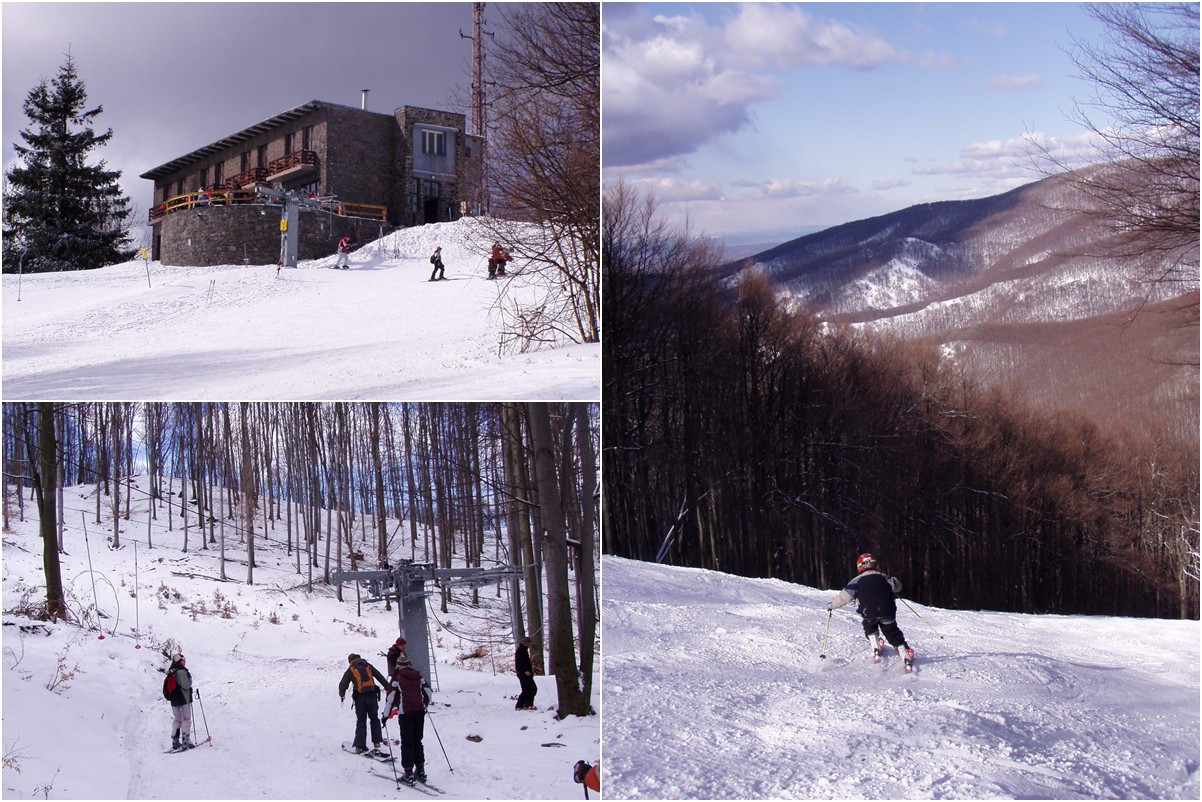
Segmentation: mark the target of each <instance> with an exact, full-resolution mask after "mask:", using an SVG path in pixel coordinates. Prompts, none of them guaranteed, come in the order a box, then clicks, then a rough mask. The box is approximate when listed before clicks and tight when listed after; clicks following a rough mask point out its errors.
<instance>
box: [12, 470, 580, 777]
mask: <svg viewBox="0 0 1202 802" xmlns="http://www.w3.org/2000/svg"><path fill="white" fill-rule="evenodd" d="M94 490H95V488H94V487H76V488H68V489H67V490H66V492H65V497H66V501H67V507H68V508H69V509H70V512H69V513H68V516H69V518H68V524H70V519H72V518H73V519H75V520H76V521H78V520H79V519H80V514H79V512H78V509H79V508H83V509H88V508H89V505H91V504H94V497H93V496H91V495H90V494H91V493H92V492H94ZM142 498H144V496H140V495H139V496H135V499H136V501H135V505H134V514H133V519H132V520H131V521H130V522H128V523H127V524H123V528H124V530H125V531H124V534H123V536H122V547H121V549H120V550H116V551H114V550H112V549H111V548H110V547H109V544H108V542H107V540H106V536H105V534H106V533H105V531H103V530H101V529H99V528H95V527H92V526H91V523H90V522H89V536H88V538H87V541H85V539H84V535H83V533H82V532H81V531H80V529H81V526H80V524H75V525H74V526H71V527H70V530H69V531H68V535H67V553H66V554H65V555H63V556H62V563H63V580H64V587H65V588H66V590H67V594H68V598H69V599H70V600H72V601H71V603H70V606H71V608H72V610H73V611H74V612H75V613H78V611H79V610H80V609H81V608H83V607H90V606H91V605H92V604H93V599H94V598H95V599H96V601H97V602H98V607H99V609H100V610H101V611H102V612H103V613H104V616H105V617H104V618H103V619H102V620H101V624H102V627H103V631H104V634H105V635H106V637H105V638H104V639H103V640H101V639H99V637H98V635H99V633H98V632H97V631H95V630H92V631H88V630H82V629H80V628H79V627H76V626H73V625H66V624H38V623H37V622H32V621H30V620H29V619H28V618H25V617H23V616H19V615H14V614H12V612H11V611H12V610H13V608H14V607H16V606H18V605H20V604H21V602H22V599H23V598H27V599H30V598H31V599H33V600H37V599H39V598H43V599H44V595H45V588H44V585H45V582H44V578H43V577H44V574H43V571H42V558H41V541H40V539H39V538H38V536H37V516H36V506H35V505H34V503H33V502H32V501H28V502H27V503H26V518H27V520H26V521H24V522H16V514H15V510H14V516H13V520H14V523H13V527H12V531H10V532H5V533H4V536H3V575H4V582H3V592H4V610H5V616H4V628H3V630H4V635H3V672H4V673H3V700H4V704H3V755H4V771H3V781H4V792H3V796H4V798H5V799H34V798H36V799H43V798H45V799H381V798H386V799H392V798H420V797H421V796H422V795H421V794H420V793H419V792H417V791H415V790H412V789H408V788H404V787H402V788H401V789H400V790H399V791H398V790H397V788H396V784H395V782H394V781H393V780H391V779H381V778H379V777H375V776H372V774H371V773H370V772H371V771H372V770H375V771H380V772H384V773H391V769H390V768H389V767H388V766H387V765H385V764H383V763H377V762H374V761H370V760H368V759H367V758H362V757H358V756H355V755H351V754H348V753H346V752H343V751H342V749H341V748H340V744H341V743H342V742H349V741H350V740H351V739H352V737H353V735H354V724H355V720H354V713H353V709H352V707H351V701H350V698H349V694H348V698H347V701H346V703H345V705H342V704H340V703H339V699H338V682H339V680H340V679H341V677H342V674H343V672H344V671H345V670H346V666H347V662H346V656H347V654H349V653H351V652H357V653H359V654H362V655H363V656H364V657H367V658H368V659H369V660H370V661H371V662H372V664H373V665H375V666H376V667H377V668H378V669H379V670H380V671H381V672H384V671H386V662H385V659H384V657H383V656H382V655H381V654H380V653H381V652H383V651H385V650H386V649H387V648H388V647H389V646H390V645H391V644H392V642H393V641H394V640H395V638H396V637H397V634H396V633H397V627H398V622H397V611H396V608H395V607H394V608H393V610H392V611H386V610H384V609H383V605H382V604H364V605H363V606H362V615H359V614H358V613H357V611H356V594H355V588H354V586H353V585H345V586H344V597H345V601H343V602H339V601H338V600H337V599H336V598H335V597H334V596H333V592H332V590H331V589H326V588H323V586H321V585H320V584H319V580H320V577H321V569H320V568H314V569H313V572H314V575H315V580H316V581H317V582H318V584H315V588H316V591H315V592H314V593H313V594H312V595H311V596H310V595H308V594H306V592H305V591H304V581H305V576H306V575H305V574H300V575H298V573H297V568H296V557H295V554H294V555H293V556H291V557H290V556H289V555H288V554H287V553H286V550H285V548H284V544H283V542H282V541H283V539H284V534H283V527H284V522H283V521H278V522H276V531H275V532H274V533H273V534H272V535H271V539H270V540H268V539H266V538H264V537H263V536H262V534H260V535H259V536H258V537H257V538H256V544H255V553H256V564H257V567H256V569H255V572H254V577H255V584H254V585H253V586H250V585H247V584H245V579H246V567H245V559H246V555H245V546H244V545H240V544H239V543H238V542H237V535H236V534H228V533H227V544H226V548H227V559H228V562H227V569H226V572H227V576H228V577H229V579H230V581H225V582H222V581H217V578H218V576H219V565H218V551H217V550H216V546H211V547H210V549H209V550H208V551H199V550H197V547H198V546H199V540H198V537H197V532H196V529H195V527H193V528H192V530H191V535H190V550H189V551H188V552H187V553H184V552H183V551H182V550H181V547H182V544H183V535H182V532H181V530H180V527H179V524H178V523H177V524H176V527H175V530H174V532H167V531H166V521H165V518H166V515H165V514H164V513H160V516H159V519H158V521H157V522H155V524H154V528H153V533H152V535H151V539H152V541H153V543H154V544H155V547H154V548H153V549H149V548H147V544H146V538H147V534H146V517H145V502H144V501H142V502H141V504H139V503H138V501H137V500H140V499H142ZM139 506H141V507H142V510H141V511H139V510H138V507H139ZM31 513H32V515H31ZM91 515H92V513H89V517H90V516H91ZM389 526H390V529H391V528H392V527H395V526H396V522H395V521H392V522H390V524H389ZM108 527H109V528H111V522H110V523H108ZM407 529H408V526H407V525H406V526H405V527H404V530H403V531H407ZM419 539H420V534H419ZM401 540H402V539H401V538H397V542H396V543H395V544H394V546H395V552H394V553H395V555H396V556H403V557H408V556H409V544H408V541H407V540H406V541H405V542H404V543H401V542H400V541H401ZM135 542H136V543H137V546H136V548H137V555H136V556H137V568H138V570H137V573H136V574H135V570H134V569H135V565H134V560H135V554H134V551H135ZM319 545H321V546H322V547H323V548H324V542H323V543H322V544H319ZM89 551H90V561H91V565H92V568H93V571H94V573H89V572H88V565H89ZM418 557H419V558H420V557H421V551H420V545H419V549H418ZM301 567H302V570H303V571H306V572H307V568H306V567H305V563H304V560H303V559H302V561H301ZM93 577H94V578H95V580H96V584H95V597H94V596H93V586H92V578H93ZM480 596H481V605H480V607H472V606H471V605H470V592H469V591H463V590H460V591H456V592H455V594H454V596H453V599H454V601H453V603H452V605H451V606H450V608H449V610H448V612H447V613H446V614H443V613H441V612H439V611H438V608H437V603H436V602H437V594H435V596H434V603H433V607H432V609H431V613H430V630H431V639H432V640H433V642H434V656H435V666H436V672H435V673H436V676H435V682H436V688H435V692H434V694H433V700H432V703H431V708H430V709H431V711H432V712H431V715H430V716H429V717H428V718H427V722H426V727H425V737H424V739H423V740H424V746H425V752H426V770H427V773H428V775H429V778H430V782H431V783H434V784H435V785H437V786H438V787H440V788H441V789H443V790H444V791H445V792H446V794H445V796H444V797H443V798H444V799H572V798H576V797H577V796H579V795H580V789H581V786H579V785H577V784H576V783H574V782H573V780H572V766H573V764H574V763H575V762H576V761H577V760H581V759H583V760H587V761H588V762H590V763H591V762H594V761H595V760H596V759H597V758H598V756H599V754H600V727H599V723H598V717H597V716H587V717H577V716H572V717H568V718H566V719H564V720H562V721H559V720H556V718H555V710H554V706H555V702H556V691H555V680H554V678H553V677H550V676H540V677H536V678H535V681H536V682H537V684H538V689H539V691H538V695H537V696H536V697H535V704H536V705H537V706H538V708H539V709H538V710H537V711H534V712H520V711H516V710H514V709H513V706H514V699H515V698H516V696H517V692H518V680H517V677H516V676H514V674H513V648H514V647H513V642H512V637H511V635H510V634H509V633H508V620H509V616H508V594H503V597H501V598H498V597H497V589H496V588H495V587H485V588H482V589H481V591H480ZM227 615H228V617H226V616H227ZM273 619H274V620H273ZM22 627H25V630H23V629H22ZM135 627H136V628H137V631H138V633H139V634H140V635H141V637H140V638H139V639H137V640H135V638H134V632H135ZM168 638H170V639H172V640H174V641H175V642H176V643H178V644H179V646H180V647H181V648H182V650H183V653H184V655H185V656H186V658H187V663H188V669H189V670H190V671H191V672H192V677H193V681H194V683H195V685H196V687H197V688H198V689H199V691H200V698H199V701H198V702H196V703H194V705H193V714H194V719H195V727H196V732H197V734H198V737H199V738H200V739H203V738H204V737H205V735H206V734H209V735H211V737H212V742H211V744H205V745H202V746H199V747H197V748H196V749H193V750H191V751H188V752H183V753H180V754H164V750H166V749H168V748H169V747H170V740H171V736H170V729H171V709H170V705H169V703H168V702H166V701H165V700H164V699H163V698H162V694H161V689H162V681H163V676H164V674H163V673H162V672H163V670H164V669H165V668H166V666H167V663H168V661H167V660H165V659H164V658H163V656H162V655H161V654H160V653H159V652H158V650H157V648H156V647H160V646H161V645H162V644H164V643H165V642H166V640H167V639H168ZM139 645H140V646H141V648H138V646H139ZM478 650H479V651H480V652H481V653H482V655H483V656H474V655H475V653H476V652H477V651H478ZM469 655H472V656H469ZM60 661H61V663H60ZM64 672H66V673H71V674H73V675H74V676H73V677H72V678H70V679H68V680H66V681H64V682H62V683H61V684H60V685H59V686H58V687H57V688H55V689H53V690H51V689H49V688H48V687H47V685H48V684H49V683H50V681H51V678H52V677H56V676H61V675H62V674H63V673H64ZM594 688H595V689H596V688H597V683H596V681H595V682H594ZM598 706H599V702H598V700H597V698H596V691H594V699H593V707H594V709H596V708H598ZM388 733H389V734H390V735H391V736H392V737H393V738H395V737H397V729H396V726H395V722H390V724H389V727H388ZM477 738H478V740H473V739H477ZM440 739H441V746H440ZM392 748H393V750H394V754H396V755H397V756H398V761H397V762H398V770H399V747H397V746H396V745H395V744H394V745H393V747H392ZM444 748H445V755H444V752H443V749H444ZM452 769H453V771H452Z"/></svg>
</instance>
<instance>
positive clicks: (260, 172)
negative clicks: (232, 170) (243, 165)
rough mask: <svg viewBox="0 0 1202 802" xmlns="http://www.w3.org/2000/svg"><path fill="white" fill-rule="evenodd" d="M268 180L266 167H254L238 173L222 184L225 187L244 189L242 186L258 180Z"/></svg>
mask: <svg viewBox="0 0 1202 802" xmlns="http://www.w3.org/2000/svg"><path fill="white" fill-rule="evenodd" d="M266 180H267V168H266V167H252V168H250V169H249V170H246V171H244V172H241V173H238V174H237V175H235V176H230V178H229V179H228V180H227V181H226V182H225V183H224V184H222V187H224V188H225V189H242V187H247V186H250V185H251V184H254V183H256V182H258V181H266Z"/></svg>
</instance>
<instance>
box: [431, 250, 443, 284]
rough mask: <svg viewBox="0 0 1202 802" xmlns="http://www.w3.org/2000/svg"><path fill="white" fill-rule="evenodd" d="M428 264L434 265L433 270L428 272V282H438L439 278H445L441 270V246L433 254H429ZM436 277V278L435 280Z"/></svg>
mask: <svg viewBox="0 0 1202 802" xmlns="http://www.w3.org/2000/svg"><path fill="white" fill-rule="evenodd" d="M430 264H432V265H434V269H433V270H431V271H430V281H438V279H440V278H446V276H445V275H443V269H442V246H441V245H439V246H438V247H437V248H435V249H434V253H432V254H430ZM435 275H437V278H435Z"/></svg>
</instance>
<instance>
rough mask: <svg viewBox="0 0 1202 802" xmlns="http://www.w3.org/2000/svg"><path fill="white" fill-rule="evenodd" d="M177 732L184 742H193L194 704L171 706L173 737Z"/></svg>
mask: <svg viewBox="0 0 1202 802" xmlns="http://www.w3.org/2000/svg"><path fill="white" fill-rule="evenodd" d="M176 733H178V734H179V736H180V740H182V741H183V742H184V743H192V705H191V704H186V705H179V706H178V707H176V706H175V705H172V706H171V737H172V738H173V739H174V738H175V736H176Z"/></svg>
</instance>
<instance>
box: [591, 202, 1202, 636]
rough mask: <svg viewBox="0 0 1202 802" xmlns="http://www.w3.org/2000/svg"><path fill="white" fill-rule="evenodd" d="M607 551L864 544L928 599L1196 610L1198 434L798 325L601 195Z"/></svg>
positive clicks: (923, 353) (748, 569) (672, 554)
mask: <svg viewBox="0 0 1202 802" xmlns="http://www.w3.org/2000/svg"><path fill="white" fill-rule="evenodd" d="M606 212H607V219H609V220H611V221H615V224H614V225H612V226H611V227H610V228H609V229H608V230H607V241H606V248H605V258H606V266H607V271H608V272H607V282H606V286H607V293H606V310H607V314H608V316H609V324H610V330H609V332H610V333H609V335H608V336H607V339H606V342H605V346H604V347H605V361H606V365H607V370H606V374H605V394H604V400H605V406H604V416H605V425H604V432H605V456H606V461H605V471H606V483H605V511H606V520H605V524H606V526H605V530H604V531H605V550H606V552H607V553H610V554H615V555H618V556H626V557H633V558H636V559H643V560H654V559H657V557H658V558H660V559H663V560H664V561H667V562H671V563H673V564H678V565H688V566H698V567H705V568H711V569H715V570H721V571H725V572H730V573H736V574H742V575H746V576H757V577H778V578H782V579H787V580H789V581H794V582H800V583H802V584H807V585H811V586H814V587H819V588H828V587H835V586H839V585H841V583H842V582H843V581H845V580H846V578H847V576H846V575H847V572H848V567H849V565H850V564H851V563H850V560H851V558H852V557H853V556H854V555H855V554H856V553H859V552H863V551H872V552H874V553H876V554H877V555H878V557H883V558H884V560H885V561H886V563H887V565H888V567H889V570H890V572H892V573H897V574H899V575H903V576H906V577H907V578H908V579H909V583H910V584H909V591H908V592H909V593H910V594H911V596H912V597H914V598H917V599H918V600H920V601H922V602H924V603H928V604H935V605H939V606H944V607H951V608H956V607H972V608H987V609H996V610H1006V611H1022V612H1062V613H1068V612H1076V613H1112V614H1125V615H1157V616H1196V615H1197V611H1198V608H1197V600H1198V584H1197V499H1198V484H1197V453H1198V450H1197V440H1196V433H1194V434H1193V437H1192V438H1191V437H1188V436H1186V437H1182V436H1180V435H1178V434H1175V433H1173V432H1158V433H1155V434H1150V433H1148V432H1147V431H1146V430H1145V431H1137V430H1136V427H1133V428H1132V430H1130V431H1123V430H1120V429H1118V428H1110V427H1107V428H1105V429H1103V428H1101V427H1099V426H1098V425H1097V424H1096V423H1095V422H1094V421H1093V420H1091V419H1090V418H1089V416H1088V415H1087V414H1084V413H1080V414H1073V413H1069V412H1059V413H1056V414H1051V413H1049V412H1047V411H1044V410H1040V409H1037V408H1031V407H1028V406H1025V405H1024V404H1023V403H1022V402H1020V401H1019V400H1017V399H1015V398H1013V397H1011V396H1010V395H1008V394H1007V393H1006V392H1005V391H1003V390H998V389H987V388H983V387H981V386H979V385H978V384H977V383H976V382H974V381H973V380H972V379H971V378H969V377H968V376H967V375H966V374H964V373H963V372H962V371H960V370H958V369H957V367H956V365H955V363H954V362H953V361H951V360H947V359H944V358H941V356H940V353H939V351H938V350H936V349H934V348H930V347H926V346H923V345H921V344H916V343H906V342H902V341H899V340H895V339H890V338H888V337H886V336H882V335H873V334H869V333H864V332H855V331H852V330H850V329H848V328H846V327H844V328H837V327H831V326H829V325H823V324H820V323H819V322H818V321H817V319H815V318H814V317H813V316H811V315H810V314H808V313H807V312H805V311H804V310H799V309H796V308H791V307H790V306H788V305H786V304H785V303H782V302H781V300H780V299H779V298H778V296H777V293H776V287H775V285H773V284H772V282H770V281H769V280H767V279H766V278H764V277H763V276H757V275H749V276H748V277H746V279H745V280H744V281H742V282H741V283H740V284H739V285H738V287H737V291H736V292H737V294H736V297H734V298H733V299H731V298H730V297H728V296H727V295H725V294H724V293H723V292H722V291H720V290H719V289H717V288H716V287H715V286H714V285H713V283H712V282H709V281H708V280H707V279H706V278H705V272H706V271H705V268H706V266H707V265H708V264H710V263H711V262H710V261H709V260H710V259H711V258H712V253H709V252H708V251H707V249H706V248H704V247H703V246H702V245H701V244H699V242H698V241H695V240H692V239H691V238H689V237H687V236H685V235H682V234H678V233H674V232H672V231H670V230H667V229H666V228H665V227H664V226H663V225H662V224H661V223H659V222H658V221H657V220H656V218H655V215H654V210H653V207H652V206H650V205H640V203H639V201H638V199H637V198H634V197H633V196H632V195H631V194H630V193H629V192H628V191H626V190H624V189H619V190H618V191H614V192H611V194H610V195H609V196H608V197H607V209H606Z"/></svg>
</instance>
